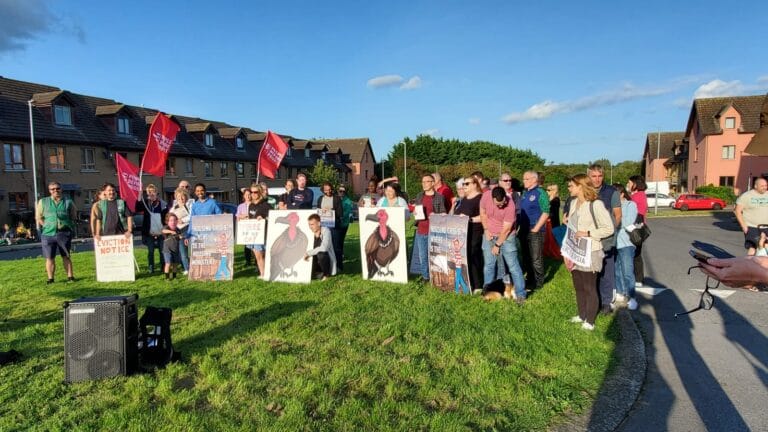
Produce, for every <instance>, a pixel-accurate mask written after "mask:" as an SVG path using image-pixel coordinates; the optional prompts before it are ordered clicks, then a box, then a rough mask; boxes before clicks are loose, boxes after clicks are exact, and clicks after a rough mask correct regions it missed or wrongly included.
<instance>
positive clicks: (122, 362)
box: [64, 294, 139, 383]
mask: <svg viewBox="0 0 768 432" xmlns="http://www.w3.org/2000/svg"><path fill="white" fill-rule="evenodd" d="M138 299H139V296H138V294H132V295H130V296H115V297H92V298H81V299H78V300H73V301H70V302H66V303H64V354H65V355H64V372H65V380H66V382H70V383H71V382H79V381H87V380H92V379H99V378H108V377H113V376H117V375H128V374H131V373H133V372H135V371H136V369H137V368H138V359H139V354H138V338H139V320H138V311H137V308H136V302H137V300H138Z"/></svg>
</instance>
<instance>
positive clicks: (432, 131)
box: [419, 128, 440, 137]
mask: <svg viewBox="0 0 768 432" xmlns="http://www.w3.org/2000/svg"><path fill="white" fill-rule="evenodd" d="M419 135H429V136H433V137H438V136H440V129H434V128H433V129H427V130H425V131H423V132H421V134H419Z"/></svg>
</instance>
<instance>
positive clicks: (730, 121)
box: [725, 117, 736, 129]
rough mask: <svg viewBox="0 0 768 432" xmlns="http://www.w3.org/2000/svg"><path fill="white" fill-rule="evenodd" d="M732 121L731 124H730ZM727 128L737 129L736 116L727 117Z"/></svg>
mask: <svg viewBox="0 0 768 432" xmlns="http://www.w3.org/2000/svg"><path fill="white" fill-rule="evenodd" d="M728 123H730V126H729V125H728ZM725 128H726V129H736V117H726V118H725Z"/></svg>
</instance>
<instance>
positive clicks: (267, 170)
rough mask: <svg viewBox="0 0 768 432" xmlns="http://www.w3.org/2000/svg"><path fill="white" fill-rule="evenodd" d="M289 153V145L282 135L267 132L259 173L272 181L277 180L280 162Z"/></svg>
mask: <svg viewBox="0 0 768 432" xmlns="http://www.w3.org/2000/svg"><path fill="white" fill-rule="evenodd" d="M287 151H288V144H286V143H285V141H283V139H282V138H280V135H278V134H276V133H274V132H272V131H267V138H266V139H264V145H262V146H261V151H260V152H259V172H261V173H264V175H265V176H267V177H269V178H271V179H273V178H275V176H276V175H277V169H278V168H279V167H280V162H282V160H283V157H285V153H286V152H287Z"/></svg>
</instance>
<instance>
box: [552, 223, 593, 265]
mask: <svg viewBox="0 0 768 432" xmlns="http://www.w3.org/2000/svg"><path fill="white" fill-rule="evenodd" d="M560 255H562V256H563V257H565V258H568V259H569V260H571V261H573V262H574V264H576V265H578V266H581V267H591V266H592V239H591V238H589V237H582V238H576V230H575V229H572V228H571V227H570V226H569V227H568V229H566V230H565V237H564V238H563V246H562V247H561V248H560Z"/></svg>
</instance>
